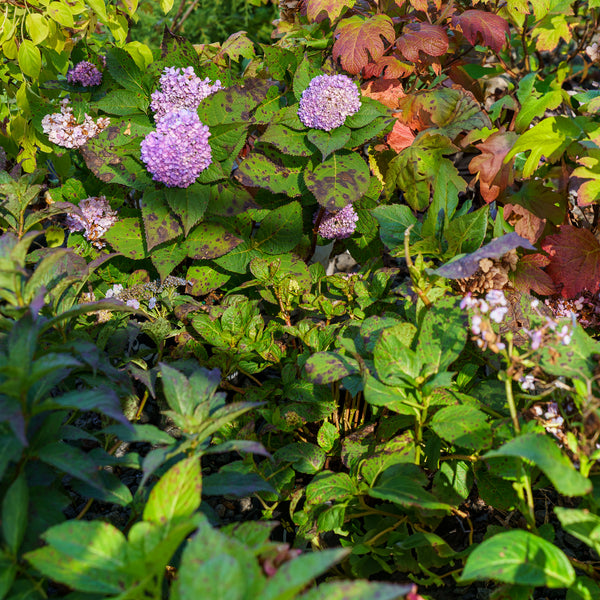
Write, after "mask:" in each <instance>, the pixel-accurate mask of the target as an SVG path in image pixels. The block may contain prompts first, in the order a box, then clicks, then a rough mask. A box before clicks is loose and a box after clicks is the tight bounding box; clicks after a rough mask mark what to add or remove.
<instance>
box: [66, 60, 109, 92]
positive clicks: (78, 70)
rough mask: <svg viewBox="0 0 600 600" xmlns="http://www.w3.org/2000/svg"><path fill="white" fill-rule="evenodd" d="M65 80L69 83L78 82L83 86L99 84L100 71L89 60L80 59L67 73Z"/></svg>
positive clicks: (100, 81)
mask: <svg viewBox="0 0 600 600" xmlns="http://www.w3.org/2000/svg"><path fill="white" fill-rule="evenodd" d="M67 81H68V82H69V83H71V84H75V83H79V84H80V85H83V86H85V87H89V86H91V85H100V84H101V83H102V73H100V71H98V69H97V68H96V67H95V66H94V65H93V64H92V63H91V62H87V60H82V61H81V62H80V63H77V64H76V65H75V66H74V67H73V68H72V69H71V70H70V71H69V72H68V73H67Z"/></svg>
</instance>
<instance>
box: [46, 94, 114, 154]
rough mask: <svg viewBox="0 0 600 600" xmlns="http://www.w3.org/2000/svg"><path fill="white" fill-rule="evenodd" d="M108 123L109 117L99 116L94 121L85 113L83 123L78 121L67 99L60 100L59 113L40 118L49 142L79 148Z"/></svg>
mask: <svg viewBox="0 0 600 600" xmlns="http://www.w3.org/2000/svg"><path fill="white" fill-rule="evenodd" d="M109 124H110V119H108V118H100V119H98V120H97V121H94V119H92V117H90V116H89V115H88V114H87V113H86V114H85V115H84V118H83V123H78V122H77V119H76V118H75V116H74V115H73V108H72V107H71V106H69V99H68V98H64V99H63V100H61V109H60V112H59V113H53V114H50V115H46V116H45V117H44V118H43V119H42V128H43V130H44V133H46V134H47V135H48V138H49V140H50V141H51V142H53V143H55V144H56V145H58V146H62V147H63V148H79V147H80V146H83V144H85V143H86V142H87V141H88V140H89V139H91V138H93V137H95V136H97V135H98V134H99V133H100V132H101V131H102V130H103V129H104V128H105V127H107V126H108V125H109Z"/></svg>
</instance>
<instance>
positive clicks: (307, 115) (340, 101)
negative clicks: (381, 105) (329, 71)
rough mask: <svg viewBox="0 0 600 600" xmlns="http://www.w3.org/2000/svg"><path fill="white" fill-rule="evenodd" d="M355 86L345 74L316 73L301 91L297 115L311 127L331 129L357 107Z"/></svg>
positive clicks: (358, 103)
mask: <svg viewBox="0 0 600 600" xmlns="http://www.w3.org/2000/svg"><path fill="white" fill-rule="evenodd" d="M360 106H361V103H360V95H359V93H358V88H357V87H356V85H355V84H354V82H353V81H352V79H350V78H349V77H348V76H346V75H318V76H317V77H314V78H313V79H312V81H311V82H310V84H309V86H308V87H307V88H306V89H305V90H304V91H303V92H302V97H301V98H300V107H299V109H298V117H300V120H301V121H302V123H304V125H306V126H307V127H312V128H313V129H323V130H325V131H331V130H332V129H335V128H336V127H340V126H341V125H343V124H344V121H345V120H346V117H349V116H350V115H353V114H354V113H356V112H358V110H359V109H360Z"/></svg>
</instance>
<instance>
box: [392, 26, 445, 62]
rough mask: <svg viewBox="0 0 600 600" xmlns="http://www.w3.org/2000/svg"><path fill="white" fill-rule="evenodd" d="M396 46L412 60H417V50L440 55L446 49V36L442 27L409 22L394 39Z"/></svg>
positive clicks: (430, 54) (431, 54)
mask: <svg viewBox="0 0 600 600" xmlns="http://www.w3.org/2000/svg"><path fill="white" fill-rule="evenodd" d="M396 48H398V50H399V51H400V52H401V53H402V55H403V56H404V57H405V58H406V59H407V60H410V61H412V62H415V63H416V62H419V51H420V52H424V53H425V54H428V55H429V56H442V54H445V53H446V52H447V50H448V36H447V35H446V32H445V30H444V28H443V27H440V26H439V25H431V24H429V23H411V24H410V25H407V26H406V29H405V30H404V33H403V34H402V35H401V36H400V37H399V38H398V39H397V40H396Z"/></svg>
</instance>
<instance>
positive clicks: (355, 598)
mask: <svg viewBox="0 0 600 600" xmlns="http://www.w3.org/2000/svg"><path fill="white" fill-rule="evenodd" d="M412 591H414V586H413V585H412V584H411V585H398V584H395V583H378V582H372V581H360V580H358V581H331V582H328V583H322V584H321V585H320V586H318V587H316V588H311V589H310V590H308V591H307V592H306V593H304V594H302V596H298V600H398V599H399V598H402V597H403V596H405V595H407V594H410V593H411V592H412Z"/></svg>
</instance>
